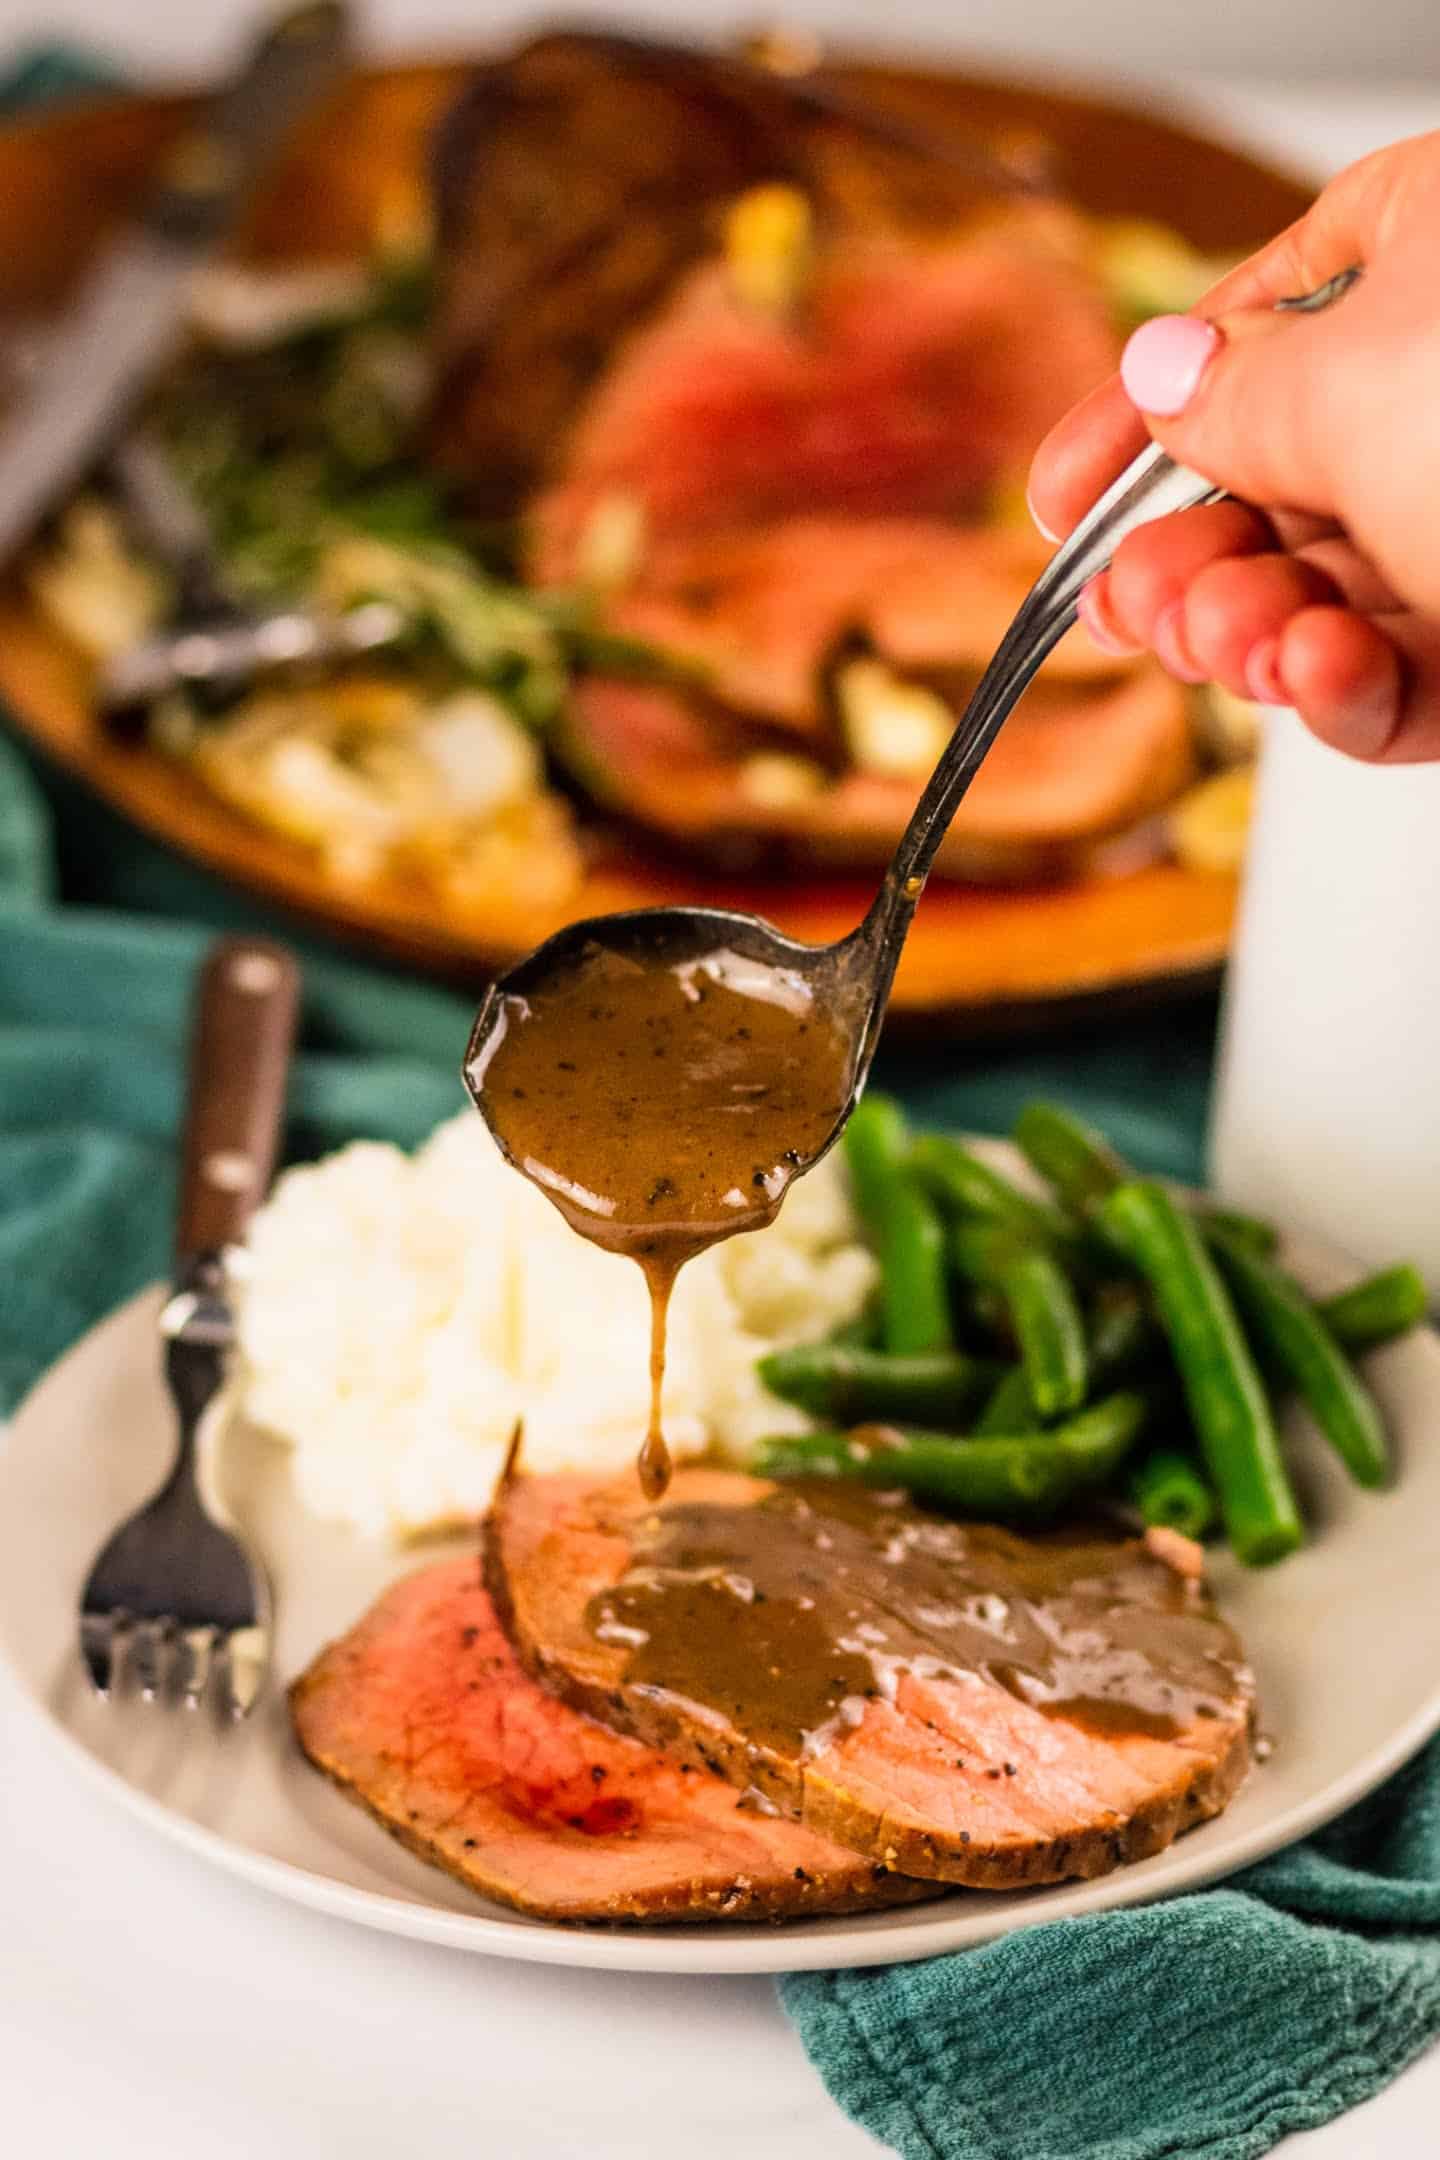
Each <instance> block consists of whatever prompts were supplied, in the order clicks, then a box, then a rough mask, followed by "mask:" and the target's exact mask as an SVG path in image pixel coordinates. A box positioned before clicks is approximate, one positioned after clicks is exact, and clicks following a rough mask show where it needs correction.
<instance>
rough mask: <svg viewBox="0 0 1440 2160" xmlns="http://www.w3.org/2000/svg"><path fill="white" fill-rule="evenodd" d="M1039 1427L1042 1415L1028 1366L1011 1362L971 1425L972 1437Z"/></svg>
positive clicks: (976, 1437)
mask: <svg viewBox="0 0 1440 2160" xmlns="http://www.w3.org/2000/svg"><path fill="white" fill-rule="evenodd" d="M1039 1429H1040V1419H1039V1417H1038V1415H1037V1414H1036V1410H1035V1404H1034V1402H1033V1401H1032V1399H1031V1395H1030V1382H1029V1380H1028V1379H1027V1378H1026V1375H1025V1368H1024V1366H1023V1365H1012V1366H1011V1367H1010V1369H1009V1371H1008V1372H1007V1373H1005V1374H1003V1375H1002V1377H1001V1378H1000V1379H999V1380H997V1382H996V1383H995V1387H994V1389H993V1391H992V1393H991V1394H990V1395H989V1397H988V1398H987V1400H986V1402H985V1406H984V1408H983V1409H982V1410H981V1412H980V1415H979V1417H977V1418H976V1420H975V1422H974V1424H973V1425H972V1426H971V1427H970V1432H971V1437H972V1438H974V1439H976V1440H980V1439H984V1438H985V1437H986V1436H987V1435H989V1434H990V1433H1020V1432H1038V1431H1039Z"/></svg>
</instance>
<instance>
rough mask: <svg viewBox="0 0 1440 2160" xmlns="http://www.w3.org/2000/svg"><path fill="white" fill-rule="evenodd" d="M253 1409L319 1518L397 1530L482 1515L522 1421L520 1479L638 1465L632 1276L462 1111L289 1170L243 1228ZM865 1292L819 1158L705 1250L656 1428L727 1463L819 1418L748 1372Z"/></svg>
mask: <svg viewBox="0 0 1440 2160" xmlns="http://www.w3.org/2000/svg"><path fill="white" fill-rule="evenodd" d="M249 1242H250V1265H249V1268H248V1270H247V1279H246V1281H245V1283H244V1285H243V1287H242V1291H241V1297H240V1341H241V1349H242V1354H243V1362H242V1380H241V1385H242V1389H243V1398H242V1399H243V1405H244V1409H245V1411H246V1414H247V1415H248V1416H249V1418H250V1419H251V1421H252V1422H253V1423H254V1424H256V1425H259V1426H261V1427H264V1428H266V1429H267V1430H269V1431H271V1432H273V1433H276V1434H277V1435H279V1436H280V1437H281V1438H282V1439H284V1440H287V1441H289V1442H290V1443H291V1445H292V1446H293V1448H294V1471H295V1480H296V1484H297V1486H298V1488H299V1491H300V1494H301V1497H302V1498H303V1500H304V1502H305V1504H306V1506H307V1507H309V1508H311V1509H312V1510H313V1511H314V1512H315V1513H316V1514H317V1515H322V1516H326V1517H329V1518H332V1519H334V1520H336V1521H340V1522H346V1523H349V1524H351V1525H352V1526H353V1527H354V1528H355V1529H357V1530H359V1531H362V1532H365V1533H369V1534H372V1535H379V1534H384V1533H392V1534H400V1535H408V1534H414V1533H417V1532H419V1531H422V1530H425V1529H427V1528H430V1527H431V1526H434V1525H437V1524H442V1523H446V1522H453V1521H455V1520H456V1519H457V1518H463V1517H467V1516H473V1515H478V1514H479V1513H481V1512H482V1511H483V1509H484V1508H485V1506H486V1504H487V1502H488V1500H489V1497H490V1493H491V1490H492V1488H493V1486H494V1483H495V1479H496V1477H497V1475H498V1473H499V1470H500V1466H501V1463H502V1462H503V1460H504V1456H505V1449H506V1446H507V1444H508V1442H509V1438H510V1434H511V1432H512V1430H513V1428H514V1425H515V1422H516V1420H517V1418H523V1420H524V1423H525V1460H526V1463H527V1464H528V1465H529V1467H531V1468H532V1469H536V1470H559V1469H580V1470H596V1471H606V1470H609V1469H611V1468H614V1467H617V1466H620V1465H623V1464H624V1463H626V1462H628V1461H630V1460H631V1459H632V1458H633V1456H634V1453H635V1450H636V1447H637V1445H638V1443H639V1438H640V1435H641V1433H642V1432H643V1430H644V1425H645V1418H646V1412H647V1406H648V1377H647V1361H648V1355H649V1303H648V1299H647V1296H646V1291H645V1285H644V1283H643V1281H642V1280H641V1276H640V1271H639V1269H638V1268H636V1267H634V1266H632V1265H631V1264H630V1263H629V1262H628V1261H625V1260H622V1259H618V1258H616V1257H615V1256H614V1255H612V1254H608V1253H602V1252H597V1251H596V1250H595V1249H594V1248H593V1247H592V1246H589V1245H586V1244H585V1243H583V1242H582V1240H581V1239H580V1238H578V1237H577V1236H576V1235H575V1233H574V1232H573V1231H572V1230H570V1229H569V1228H568V1227H567V1225H566V1224H565V1223H564V1222H562V1220H561V1218H560V1216H559V1215H558V1214H557V1213H556V1212H555V1210H554V1209H553V1208H552V1207H551V1205H550V1203H549V1202H548V1201H547V1200H546V1199H544V1197H543V1196H542V1195H541V1194H540V1193H538V1192H537V1191H536V1190H535V1189H534V1187H533V1186H531V1185H529V1184H527V1183H526V1182H525V1180H524V1179H523V1178H520V1177H517V1176H516V1175H515V1173H514V1172H513V1171H512V1170H510V1169H508V1168H507V1167H506V1165H505V1164H504V1163H503V1162H502V1160H501V1158H500V1156H499V1154H498V1152H497V1150H496V1148H495V1145H494V1143H493V1141H492V1140H491V1139H490V1136H489V1134H488V1133H487V1132H486V1130H485V1128H484V1126H483V1125H482V1124H481V1122H480V1120H479V1119H478V1118H477V1117H475V1116H474V1115H473V1114H472V1113H470V1112H466V1113H465V1114H464V1115H462V1116H460V1117H457V1118H455V1119H453V1120H452V1121H451V1122H450V1123H449V1124H447V1125H443V1126H441V1128H440V1130H439V1131H438V1132H437V1133H436V1134H435V1135H434V1137H433V1139H432V1140H431V1141H430V1142H429V1144H428V1145H427V1146H426V1147H425V1148H423V1149H422V1150H421V1152H420V1153H419V1154H418V1155H417V1156H415V1157H414V1158H411V1157H409V1156H406V1155H403V1154H401V1152H400V1151H399V1149H397V1148H392V1147H385V1146H379V1145H375V1144H370V1143H361V1144H358V1145H356V1146H354V1147H348V1148H345V1149H344V1150H342V1152H341V1153H339V1154H338V1155H333V1156H331V1157H330V1158H329V1159H328V1160H327V1161H324V1162H321V1163H316V1164H314V1165H312V1166H309V1167H306V1168H302V1169H297V1170H291V1171H289V1172H288V1173H287V1174H286V1175H285V1176H284V1177H282V1178H281V1180H280V1182H279V1184H278V1185H277V1186H276V1188H275V1192H274V1194H273V1196H272V1198H271V1200H270V1202H269V1204H268V1206H266V1207H265V1208H264V1209H262V1210H261V1212H260V1214H259V1215H258V1216H257V1217H256V1219H255V1222H254V1223H253V1225H252V1227H251V1232H250V1241H249ZM874 1277H875V1266H874V1262H873V1260H872V1258H871V1256H870V1254H869V1253H868V1252H867V1251H866V1250H865V1249H864V1247H863V1246H861V1245H860V1244H859V1243H858V1242H857V1239H856V1230H855V1224H854V1219H853V1217H852V1215H851V1212H850V1204H849V1198H848V1194H847V1191H846V1187H845V1179H844V1172H843V1169H842V1168H841V1166H840V1164H839V1162H838V1160H837V1158H836V1157H835V1156H833V1155H832V1156H829V1157H827V1158H826V1160H825V1161H824V1162H822V1163H821V1164H820V1165H819V1166H818V1168H817V1169H815V1170H814V1171H813V1172H812V1173H811V1174H810V1176H809V1177H806V1178H803V1179H801V1181H800V1182H799V1184H797V1185H796V1186H795V1187H794V1189H793V1190H792V1191H791V1193H790V1195H789V1198H788V1199H787V1200H786V1203H785V1206H784V1208H783V1210H782V1212H781V1214H780V1217H779V1219H778V1220H777V1221H776V1222H775V1223H774V1224H772V1225H771V1227H770V1228H769V1229H767V1230H761V1231H757V1232H756V1233H755V1234H754V1235H753V1236H750V1237H738V1238H732V1239H731V1240H730V1241H729V1242H728V1243H726V1244H724V1245H719V1246H715V1247H714V1248H712V1250H711V1251H709V1252H707V1253H703V1254H701V1256H700V1257H699V1258H698V1259H697V1260H695V1261H693V1262H692V1263H691V1264H690V1265H689V1266H688V1267H687V1268H686V1269H685V1270H684V1271H683V1273H682V1274H681V1277H680V1281H679V1284H678V1286H677V1288H676V1292H675V1298H674V1302H673V1304H672V1306H671V1317H670V1355H669V1365H668V1369H667V1374H666V1383H665V1429H666V1433H667V1435H668V1437H669V1440H670V1444H671V1446H672V1448H673V1449H674V1450H675V1452H676V1454H677V1455H679V1456H682V1457H683V1456H685V1455H693V1454H697V1453H698V1452H699V1451H700V1450H701V1449H702V1448H705V1447H706V1446H709V1445H714V1446H715V1447H716V1448H718V1449H719V1450H720V1451H721V1452H723V1453H726V1454H729V1455H732V1456H735V1457H740V1456H743V1455H744V1453H745V1450H746V1449H747V1447H748V1446H749V1445H750V1443H751V1442H752V1441H753V1440H755V1439H757V1438H758V1437H759V1436H760V1435H761V1434H762V1433H767V1432H792V1431H795V1430H797V1429H803V1428H804V1426H805V1425H806V1423H807V1422H808V1421H807V1420H806V1419H805V1418H804V1417H803V1416H802V1415H801V1414H800V1412H798V1411H796V1410H793V1409H791V1408H789V1407H788V1406H787V1405H786V1404H783V1403H779V1402H777V1401H776V1400H775V1398H774V1397H773V1396H771V1395H769V1394H768V1393H767V1392H766V1390H765V1389H764V1388H763V1387H762V1386H761V1384H760V1382H759V1381H758V1379H757V1378H756V1376H755V1360H756V1358H757V1357H759V1356H761V1355H762V1354H763V1353H764V1352H765V1351H766V1350H768V1349H771V1348H773V1347H774V1346H776V1345H777V1344H781V1343H791V1342H799V1341H804V1340H807V1339H810V1338H813V1337H815V1336H817V1335H823V1334H824V1333H826V1332H827V1330H829V1329H830V1328H832V1327H834V1326H836V1325H838V1323H839V1322H841V1321H842V1320H846V1319H848V1318H850V1316H851V1315H852V1314H854V1313H855V1312H856V1311H858V1309H859V1307H860V1306H861V1304H862V1303H863V1302H864V1299H865V1297H866V1295H867V1293H868V1292H869V1290H870V1288H871V1285H872V1283H873V1281H874Z"/></svg>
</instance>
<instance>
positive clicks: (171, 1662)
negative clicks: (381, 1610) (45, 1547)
mask: <svg viewBox="0 0 1440 2160" xmlns="http://www.w3.org/2000/svg"><path fill="white" fill-rule="evenodd" d="M299 988H300V972H299V969H298V967H297V966H296V963H295V961H294V959H293V958H292V956H291V955H290V954H289V953H288V952H286V950H285V949H284V947H283V946H280V945H274V944H271V943H270V942H269V941H268V940H265V939H262V938H251V937H230V938H222V939H221V940H219V941H218V943H217V944H216V945H214V946H213V947H212V948H211V951H210V954H209V956H208V958H207V960H206V962H205V965H204V968H203V969H202V971H201V976H200V982H199V986H198V990H197V993H196V1001H195V1012H194V1020H193V1023H192V1034H191V1045H190V1071H189V1085H188V1094H187V1104H186V1114H185V1135H184V1142H183V1147H182V1154H181V1175H180V1200H179V1208H178V1219H177V1230H176V1262H175V1278H174V1289H173V1292H172V1295H171V1296H170V1298H169V1300H168V1301H167V1303H166V1305H165V1309H164V1311H163V1312H162V1314H161V1316H160V1334H161V1338H162V1341H163V1344H164V1361H165V1374H166V1379H167V1382H168V1384H169V1389H170V1395H171V1398H172V1400H173V1402H174V1404H175V1409H176V1414H177V1418H178V1423H179V1440H178V1445H177V1448H176V1453H175V1460H174V1463H173V1464H172V1466H171V1469H170V1473H169V1475H168V1476H167V1478H166V1479H165V1482H164V1483H163V1485H161V1487H160V1489H159V1491H158V1492H156V1493H155V1494H154V1496H153V1497H152V1498H151V1499H150V1500H148V1501H147V1502H146V1503H145V1505H144V1506H143V1507H141V1508H140V1509H139V1510H138V1511H137V1513H135V1514H134V1515H132V1516H130V1517H129V1518H128V1519H127V1520H126V1521H125V1522H123V1523H121V1525H120V1527H119V1529H118V1530H116V1532H115V1534H114V1535H113V1537H111V1539H110V1540H109V1542H108V1544H106V1545H105V1546H104V1547H103V1549H102V1550H101V1552H100V1555H99V1557H98V1558H97V1560H96V1561H95V1564H94V1566H93V1567H92V1568H91V1570H90V1574H89V1577H88V1579H87V1581H86V1583H85V1587H84V1589H83V1590H82V1592H81V1594H80V1654H81V1656H82V1658H83V1659H84V1662H85V1666H86V1669H87V1671H88V1672H89V1675H90V1679H91V1681H92V1683H93V1685H94V1687H95V1689H96V1690H97V1692H98V1693H99V1694H100V1695H102V1696H107V1697H108V1696H110V1695H111V1694H113V1693H115V1692H117V1691H118V1690H119V1688H120V1686H121V1685H122V1683H124V1682H125V1681H126V1680H127V1679H131V1678H133V1680H134V1682H135V1684H136V1685H137V1686H138V1688H139V1691H140V1693H141V1694H142V1696H144V1697H145V1698H146V1699H147V1700H150V1701H162V1702H184V1703H186V1704H189V1705H191V1706H195V1705H198V1704H200V1703H201V1702H202V1701H205V1700H207V1699H208V1698H209V1696H210V1693H211V1688H212V1682H213V1685H214V1689H215V1693H216V1696H217V1699H218V1700H219V1701H220V1702H221V1703H222V1705H223V1707H224V1708H225V1709H226V1710H228V1712H229V1714H230V1715H231V1716H232V1717H236V1718H240V1717H244V1716H245V1715H246V1713H247V1712H248V1711H249V1710H250V1709H251V1708H252V1707H253V1705H254V1703H255V1701H256V1698H257V1697H258V1695H259V1693H260V1690H261V1688H262V1686H263V1684H264V1680H265V1674H266V1671H267V1668H268V1665H269V1659H270V1632H271V1630H270V1594H269V1588H268V1585H267V1583H266V1580H265V1572H264V1569H263V1567H262V1566H261V1563H260V1561H259V1560H258V1559H257V1558H256V1556H255V1555H254V1553H252V1552H251V1551H250V1550H249V1548H248V1547H247V1545H246V1544H245V1542H244V1540H243V1538H242V1537H241V1536H240V1535H239V1533H238V1532H237V1530H236V1529H235V1527H234V1525H233V1524H231V1523H230V1522H229V1521H228V1520H227V1519H226V1517H225V1516H224V1515H223V1513H222V1511H221V1509H220V1506H219V1504H218V1502H217V1501H216V1500H215V1498H214V1497H213V1495H211V1494H210V1493H209V1492H208V1491H207V1490H206V1485H205V1481H204V1478H203V1475H202V1465H201V1460H200V1454H201V1449H200V1442H201V1439H202V1436H203V1433H204V1431H205V1429H206V1426H207V1422H208V1414H209V1413H210V1412H211V1411H212V1410H213V1409H214V1407H215V1405H216V1403H217V1398H218V1397H219V1396H220V1394H221V1392H222V1390H223V1387H224V1383H225V1372H226V1364H227V1360H228V1353H229V1351H230V1349H231V1346H232V1344H233V1342H234V1339H235V1326H234V1316H233V1313H232V1311H231V1307H230V1303H229V1299H228V1296H227V1292H226V1279H225V1254H226V1250H227V1248H228V1247H229V1246H231V1245H233V1244H235V1243H236V1242H237V1241H238V1240H239V1239H240V1238H241V1237H242V1236H243V1234H244V1231H245V1228H246V1225H247V1224H248V1222H249V1220H250V1217H251V1215H252V1214H253V1212H254V1210H255V1208H256V1206H257V1205H258V1203H259V1202H260V1200H261V1199H262V1198H263V1197H264V1193H265V1189H266V1187H267V1186H268V1184H269V1182H270V1174H271V1171H272V1169H273V1168H274V1163H275V1155H276V1150H277V1147H278V1144H279V1138H280V1132H281V1126H282V1122H283V1116H284V1103H285V1079H286V1073H287V1070H288V1067H289V1061H290V1046H291V1042H292V1039H293V1036H294V1029H295V1014H296V1009H297V1005H298V1002H299Z"/></svg>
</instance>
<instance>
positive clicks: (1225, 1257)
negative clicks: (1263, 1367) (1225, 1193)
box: [1211, 1229, 1390, 1485]
mask: <svg viewBox="0 0 1440 2160" xmlns="http://www.w3.org/2000/svg"><path fill="white" fill-rule="evenodd" d="M1211 1244H1212V1247H1213V1250H1214V1252H1215V1254H1216V1256H1217V1258H1218V1260H1219V1262H1220V1267H1221V1270H1222V1272H1223V1274H1224V1276H1225V1278H1226V1280H1227V1282H1228V1283H1229V1285H1230V1288H1231V1290H1232V1291H1233V1292H1234V1295H1235V1300H1236V1303H1237V1304H1238V1305H1239V1307H1240V1310H1241V1312H1242V1313H1243V1314H1244V1317H1245V1320H1246V1323H1247V1325H1248V1327H1249V1329H1250V1332H1251V1334H1252V1335H1253V1336H1254V1337H1255V1340H1256V1342H1257V1345H1258V1346H1259V1348H1260V1350H1261V1351H1262V1353H1263V1354H1264V1355H1265V1356H1266V1357H1267V1358H1268V1359H1270V1360H1271V1361H1273V1363H1274V1366H1275V1368H1276V1370H1277V1371H1278V1372H1280V1373H1282V1374H1283V1375H1284V1377H1285V1379H1286V1380H1288V1381H1289V1382H1291V1384H1292V1385H1293V1386H1294V1387H1295V1388H1296V1389H1297V1390H1298V1392H1299V1394H1300V1395H1301V1397H1302V1398H1303V1400H1304V1401H1305V1402H1306V1403H1307V1404H1308V1405H1309V1409H1310V1414H1311V1416H1312V1417H1313V1418H1314V1420H1315V1423H1316V1424H1317V1425H1318V1426H1319V1428H1320V1430H1321V1432H1323V1433H1324V1435H1325V1437H1326V1439H1327V1440H1328V1441H1329V1442H1330V1445H1331V1446H1332V1447H1333V1448H1334V1450H1335V1452H1336V1454H1337V1455H1338V1456H1339V1457H1340V1460H1341V1461H1342V1462H1343V1463H1344V1465H1345V1467H1346V1469H1347V1470H1348V1471H1349V1472H1350V1475H1351V1476H1352V1477H1353V1478H1354V1480H1355V1482H1356V1483H1357V1485H1383V1484H1384V1483H1385V1479H1386V1477H1387V1475H1388V1473H1389V1468H1390V1450H1389V1445H1388V1442H1387V1440H1386V1435H1385V1425H1384V1420H1383V1419H1382V1418H1381V1415H1380V1409H1379V1405H1378V1404H1377V1403H1376V1401H1375V1398H1374V1396H1373V1395H1372V1394H1371V1393H1370V1390H1369V1388H1367V1387H1366V1385H1365V1383H1364V1381H1363V1380H1362V1379H1361V1378H1360V1376H1359V1374H1358V1373H1357V1372H1356V1371H1355V1368H1354V1366H1353V1365H1352V1364H1351V1363H1350V1360H1349V1358H1348V1357H1347V1356H1346V1355H1345V1352H1344V1351H1343V1350H1342V1349H1341V1348H1340V1345H1339V1344H1338V1343H1337V1342H1336V1340H1335V1338H1334V1336H1333V1335H1332V1334H1331V1333H1330V1331H1329V1329H1328V1328H1327V1327H1326V1325H1325V1322H1324V1321H1323V1320H1322V1319H1321V1317H1320V1315H1319V1314H1318V1313H1317V1312H1316V1310H1315V1308H1314V1306H1313V1305H1312V1304H1311V1303H1310V1300H1309V1299H1308V1298H1307V1297H1306V1295H1305V1293H1304V1291H1303V1290H1302V1289H1301V1288H1300V1285H1299V1284H1298V1283H1297V1282H1296V1281H1295V1280H1294V1278H1293V1276H1290V1275H1287V1274H1286V1273H1285V1271H1284V1269H1283V1268H1278V1267H1276V1266H1275V1265H1274V1263H1273V1262H1272V1261H1269V1260H1262V1259H1261V1258H1260V1256H1259V1254H1258V1253H1253V1252H1251V1251H1249V1250H1248V1248H1247V1247H1246V1246H1244V1245H1242V1244H1240V1243H1239V1241H1238V1240H1237V1239H1234V1238H1232V1237H1229V1236H1226V1235H1225V1234H1223V1233H1221V1232H1219V1231H1216V1230H1213V1229H1212V1231H1211Z"/></svg>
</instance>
